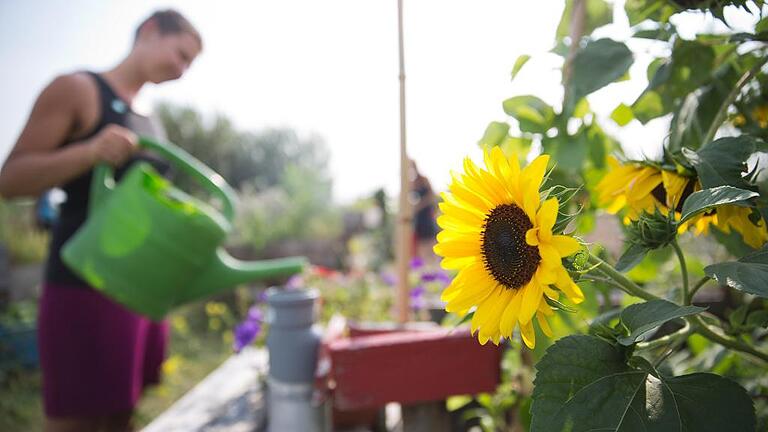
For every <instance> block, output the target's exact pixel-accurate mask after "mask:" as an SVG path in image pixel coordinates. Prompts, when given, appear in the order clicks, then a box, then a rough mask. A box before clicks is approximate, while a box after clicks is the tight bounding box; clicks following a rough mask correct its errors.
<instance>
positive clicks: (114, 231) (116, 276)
mask: <svg viewBox="0 0 768 432" xmlns="http://www.w3.org/2000/svg"><path fill="white" fill-rule="evenodd" d="M139 144H140V145H141V146H142V147H145V148H147V149H151V150H154V151H155V152H157V153H158V154H160V155H162V156H164V157H165V158H166V159H168V160H169V161H171V163H173V164H174V165H176V166H178V167H179V168H180V169H181V170H182V171H184V172H185V173H186V174H189V175H190V176H192V177H193V178H194V179H195V180H196V181H197V182H199V183H200V184H201V185H202V186H203V187H204V188H205V189H206V190H207V191H208V192H210V193H211V194H212V196H214V197H216V198H218V199H219V200H220V201H221V206H222V210H221V212H220V211H218V210H217V209H216V208H214V207H213V206H212V205H209V204H207V203H205V202H203V201H201V200H198V199H197V198H194V197H192V196H190V195H188V194H186V193H184V192H182V191H181V190H179V189H177V188H175V187H174V186H173V185H172V184H171V183H170V182H169V181H168V180H166V179H165V178H163V177H162V176H160V174H158V173H157V171H156V170H155V169H154V168H153V167H152V166H151V165H150V164H148V163H146V162H140V163H137V164H135V165H134V166H132V167H131V168H130V169H129V170H128V172H127V173H126V174H125V176H123V178H122V179H121V180H120V182H119V183H118V184H117V185H115V181H114V173H113V170H112V168H111V167H109V166H107V165H98V166H97V167H96V168H95V169H94V174H93V180H92V182H91V196H90V208H89V215H88V219H87V220H86V222H85V223H84V224H83V226H82V227H81V228H80V229H79V230H78V232H77V233H75V235H74V236H73V237H72V238H71V239H70V240H69V241H68V242H67V243H66V244H65V245H64V247H63V248H62V253H61V254H62V259H63V261H64V262H65V263H66V264H67V265H68V266H69V267H70V268H71V269H72V270H73V271H74V272H75V273H77V274H78V275H79V276H80V277H82V278H83V279H84V280H85V281H87V282H88V283H89V284H90V285H91V286H93V287H94V288H96V289H98V290H100V291H101V292H103V293H104V294H105V295H107V296H109V297H111V298H112V299H114V300H115V301H117V302H119V303H122V304H123V305H125V306H126V307H128V308H129V309H131V310H133V311H135V312H138V313H140V314H142V315H146V316H148V317H150V318H152V319H156V320H157V319H161V318H163V317H164V316H165V315H166V313H168V311H169V310H171V309H172V308H174V307H176V306H179V305H181V304H184V303H187V302H190V301H193V300H198V299H201V298H204V297H207V296H209V295H211V294H214V293H217V292H219V291H223V290H227V289H230V288H233V287H235V286H236V285H237V284H240V283H244V282H248V281H253V280H257V279H264V278H271V277H276V276H288V275H291V274H295V273H298V272H300V271H301V270H302V268H303V267H304V265H305V264H306V259H305V258H303V257H291V258H281V259H274V260H266V261H254V262H243V261H239V260H237V259H235V258H233V257H231V256H230V255H229V254H228V253H227V252H225V251H224V249H223V248H222V247H221V245H222V243H223V242H224V239H225V237H226V235H227V233H228V232H229V231H230V230H231V228H232V220H233V218H234V208H235V202H236V196H235V193H234V191H233V190H232V188H231V187H230V186H229V185H228V184H227V183H226V182H225V181H224V179H223V178H222V177H221V176H220V175H218V174H216V173H215V172H213V171H212V170H211V169H210V168H208V167H207V166H205V165H204V164H203V163H201V162H200V161H198V160H197V159H195V158H193V157H192V156H190V155H189V154H188V153H186V152H185V151H183V150H182V149H180V148H179V147H176V146H175V145H172V144H170V143H162V144H161V143H158V142H155V141H153V140H150V139H148V138H144V137H142V138H140V139H139Z"/></svg>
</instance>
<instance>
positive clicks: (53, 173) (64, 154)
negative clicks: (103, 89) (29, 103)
mask: <svg viewBox="0 0 768 432" xmlns="http://www.w3.org/2000/svg"><path fill="white" fill-rule="evenodd" d="M87 79H88V78H87V77H84V76H81V75H80V76H79V75H77V74H71V75H65V76H61V77H58V78H56V79H55V80H53V82H51V83H50V84H49V85H48V87H46V88H45V90H43V92H42V93H41V94H40V96H39V97H38V99H37V101H36V102H35V105H34V107H33V109H32V113H31V114H30V116H29V119H28V120H27V124H26V125H25V126H24V129H23V130H22V132H21V135H20V136H19V139H18V141H17V142H16V145H15V146H14V148H13V150H12V151H11V153H10V155H9V156H8V159H7V160H6V161H5V164H4V165H3V167H2V170H0V196H4V197H9V198H10V197H20V196H36V195H39V194H40V193H41V192H43V191H44V190H46V189H48V188H51V187H53V186H57V185H61V184H63V183H66V182H67V181H68V180H71V179H73V178H75V177H77V176H78V175H80V174H82V173H83V172H86V171H87V170H89V169H90V168H91V167H93V165H94V164H96V163H97V162H99V161H105V162H109V163H112V164H119V163H121V162H123V161H124V160H125V159H126V158H127V157H128V156H130V154H131V153H132V152H133V150H134V148H135V146H136V136H135V135H134V134H133V133H131V132H130V131H128V130H127V129H125V128H122V127H119V126H110V127H107V128H104V130H102V131H101V132H100V133H99V134H98V135H96V136H94V137H93V138H91V139H88V140H83V141H81V142H76V143H73V144H72V145H69V146H66V147H64V148H58V147H59V146H60V145H61V144H62V143H63V142H65V141H66V140H67V139H70V137H72V136H74V135H75V134H76V133H77V132H78V129H83V127H82V124H83V122H84V120H85V117H86V111H87V108H88V105H87V104H88V103H91V104H92V103H93V102H92V101H90V100H89V99H88V95H92V93H93V89H92V88H91V87H89V86H90V85H92V84H91V83H89V82H87V81H86V80H87Z"/></svg>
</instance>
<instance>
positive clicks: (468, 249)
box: [432, 240, 480, 257]
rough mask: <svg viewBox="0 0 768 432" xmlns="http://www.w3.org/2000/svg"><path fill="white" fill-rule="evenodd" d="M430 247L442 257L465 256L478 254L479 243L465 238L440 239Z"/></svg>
mask: <svg viewBox="0 0 768 432" xmlns="http://www.w3.org/2000/svg"><path fill="white" fill-rule="evenodd" d="M432 249H433V250H434V251H435V253H436V254H437V255H439V256H442V257H448V256H450V257H466V256H472V255H479V254H480V244H479V243H478V242H472V241H466V240H447V241H442V242H440V243H438V244H436V245H435V247H433V248H432Z"/></svg>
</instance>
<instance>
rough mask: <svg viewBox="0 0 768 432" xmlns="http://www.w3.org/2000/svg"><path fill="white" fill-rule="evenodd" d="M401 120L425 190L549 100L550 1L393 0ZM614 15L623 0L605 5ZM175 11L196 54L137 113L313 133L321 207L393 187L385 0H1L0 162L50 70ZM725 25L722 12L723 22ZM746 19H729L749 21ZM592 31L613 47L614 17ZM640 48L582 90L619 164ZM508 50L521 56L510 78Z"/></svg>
mask: <svg viewBox="0 0 768 432" xmlns="http://www.w3.org/2000/svg"><path fill="white" fill-rule="evenodd" d="M404 3H405V6H404V16H405V19H404V33H405V68H406V115H407V143H408V149H409V154H410V156H411V157H413V158H414V159H415V160H416V161H417V163H418V165H419V168H420V170H421V171H422V172H423V173H424V174H425V175H427V177H429V178H430V180H431V182H432V184H433V186H434V187H435V188H436V189H439V190H441V189H445V188H446V186H447V184H448V182H449V181H450V170H451V169H459V168H460V167H461V160H462V158H463V157H464V156H466V155H470V156H471V157H473V158H476V159H478V158H479V157H480V154H481V153H480V150H479V149H478V147H477V141H478V140H479V139H480V138H481V136H482V134H483V132H484V130H485V127H486V126H487V125H488V123H489V122H490V121H493V120H497V121H503V120H505V119H507V117H506V115H505V114H504V112H503V111H502V108H501V103H502V101H503V100H504V99H506V98H508V97H511V96H516V95H522V94H534V95H537V96H539V97H541V98H542V99H544V100H545V101H547V102H549V103H551V104H554V105H556V106H557V104H558V102H559V100H560V99H561V97H562V96H561V94H562V89H561V87H560V85H559V82H560V71H559V69H558V68H559V64H560V63H559V57H557V56H555V55H554V54H551V53H548V51H549V50H550V49H551V48H552V46H553V44H554V32H555V28H556V26H557V23H558V21H559V19H560V15H561V13H562V8H563V4H564V3H563V2H562V1H561V0H481V1H478V0H416V1H414V0H405V2H404ZM617 6H618V7H620V6H621V2H619V3H618V5H617ZM167 7H172V8H175V9H177V10H179V11H180V12H182V13H183V14H184V15H185V16H187V18H189V20H190V21H191V22H192V23H193V24H194V25H195V26H196V27H197V28H198V29H199V31H200V33H201V34H202V36H203V39H204V45H205V48H204V51H203V53H202V54H201V56H200V57H199V58H198V59H197V60H196V61H195V63H194V64H193V65H192V68H191V69H190V70H189V72H188V73H187V74H186V75H185V76H184V78H182V79H181V80H179V81H175V82H170V83H164V84H161V85H157V86H154V85H150V86H147V87H146V88H145V89H143V90H142V93H141V94H140V96H139V99H138V100H137V101H136V105H137V106H138V107H139V108H143V109H147V108H148V107H151V106H153V105H154V104H155V103H157V102H159V101H166V102H171V103H175V104H180V105H188V106H192V107H194V108H196V109H198V110H200V111H201V112H203V113H204V114H206V115H207V116H209V118H210V117H212V116H213V115H215V114H223V115H226V116H228V117H229V118H231V119H232V120H233V121H234V123H235V125H236V126H237V127H238V128H239V129H242V130H251V131H255V132H258V131H259V130H263V129H265V128H274V127H290V128H294V129H296V130H297V131H298V132H299V133H300V134H307V135H310V134H311V135H319V136H320V137H322V138H323V139H324V141H325V142H326V144H327V146H328V148H329V150H330V171H331V174H332V176H333V179H334V198H335V200H337V201H338V202H342V203H344V202H351V201H353V200H354V199H356V198H359V197H364V196H367V195H369V194H370V193H372V192H373V191H374V190H375V189H377V188H379V187H382V186H384V187H385V188H386V190H387V192H388V193H390V194H393V195H395V194H396V193H397V191H398V190H399V140H400V123H399V81H398V40H397V1H396V0H387V1H384V0H366V1H361V0H324V1H317V0H258V1H255V0H254V1H234V0H233V1H228V2H211V1H197V0H186V1H180V0H179V1H167V2H154V1H148V0H132V1H121V2H113V1H110V2H105V1H101V0H71V1H63V0H41V1H35V2H19V1H0V41H1V42H0V62H2V63H0V64H1V65H2V67H1V68H0V94H2V95H3V98H2V103H0V161H2V160H4V159H5V157H6V155H7V153H8V152H9V151H10V149H11V147H12V146H13V144H14V143H15V140H16V139H17V137H18V134H19V132H20V131H21V128H22V127H23V125H24V122H25V121H26V118H27V116H28V115H29V111H30V109H31V107H32V104H33V103H34V100H35V98H36V97H37V95H38V94H39V92H40V91H41V90H42V89H43V88H44V86H45V85H46V84H47V83H48V82H50V81H51V80H52V79H53V78H54V77H55V76H56V75H58V74H62V73H68V72H72V71H77V70H83V69H88V70H95V71H104V70H107V69H109V68H111V67H112V66H114V65H115V64H116V63H117V62H119V61H120V60H121V59H122V58H123V57H124V56H125V55H126V54H127V53H128V51H129V48H130V45H131V42H132V38H133V32H134V30H135V28H136V26H137V25H138V24H139V23H140V22H141V21H142V20H143V19H144V18H146V17H147V16H149V15H150V14H151V13H152V12H153V11H154V10H156V9H162V8H167ZM727 16H728V15H727ZM678 19H679V20H680V21H681V23H680V24H681V25H680V27H681V30H682V31H683V32H685V31H689V32H690V36H692V35H693V34H694V33H695V31H694V30H695V29H697V28H707V27H712V26H713V25H715V24H713V23H711V21H710V20H707V19H706V18H705V17H703V16H701V15H695V16H689V17H682V18H678ZM751 20H753V19H752V18H751V17H744V16H741V15H740V16H736V18H735V26H736V27H737V28H738V27H739V26H742V27H748V25H749V23H750V22H752V21H751ZM598 32H599V33H598V34H599V35H601V36H607V37H612V38H614V39H616V40H620V41H626V40H627V39H628V38H629V35H630V31H629V28H628V25H627V23H626V18H625V17H624V16H623V13H621V10H620V9H619V10H617V13H616V14H615V24H613V25H610V26H607V27H605V28H603V29H600V30H598ZM630 48H633V50H635V49H636V50H637V52H638V55H637V58H636V62H635V64H634V65H633V67H632V69H630V75H631V76H632V77H633V79H632V80H630V81H626V82H622V83H617V84H612V85H610V86H608V87H606V88H605V89H603V90H600V91H598V92H597V93H595V94H594V95H592V96H590V104H591V106H592V108H593V109H594V110H595V111H596V112H597V113H598V115H599V117H600V118H601V119H603V122H602V124H603V125H604V126H605V127H606V129H607V130H608V131H609V132H611V133H613V134H614V135H616V136H618V137H619V139H620V141H622V143H623V144H624V145H625V148H626V151H627V152H628V153H629V154H630V155H634V156H639V155H642V154H648V155H653V154H655V153H656V152H658V149H659V148H660V143H661V141H662V139H663V134H664V129H665V127H666V123H665V122H666V121H665V120H659V121H654V122H651V123H650V124H649V125H646V126H641V125H640V124H639V123H637V122H636V121H634V122H633V123H632V124H630V125H629V126H628V127H626V128H623V129H618V128H616V127H612V125H611V121H610V120H607V117H608V115H609V114H610V112H611V111H612V109H613V108H614V107H615V106H616V105H618V104H619V103H621V102H624V103H627V104H630V103H631V102H632V101H634V99H635V98H636V97H637V96H638V95H639V94H640V92H641V91H642V89H643V88H644V87H645V85H646V84H647V81H646V80H645V78H644V77H645V68H646V66H647V64H648V62H649V61H650V60H651V58H652V55H654V54H663V52H661V53H660V52H657V51H658V50H657V49H655V48H654V47H652V46H646V45H642V46H641V45H634V46H633V45H630ZM521 54H528V55H531V56H532V57H533V58H532V59H531V61H529V63H528V64H527V65H526V66H525V67H524V68H523V70H522V72H521V73H520V74H519V75H518V77H517V78H515V80H514V81H512V80H511V79H510V71H511V69H512V66H513V65H514V62H515V60H516V59H517V57H518V56H519V55H521Z"/></svg>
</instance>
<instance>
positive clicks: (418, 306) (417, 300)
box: [411, 285, 426, 311]
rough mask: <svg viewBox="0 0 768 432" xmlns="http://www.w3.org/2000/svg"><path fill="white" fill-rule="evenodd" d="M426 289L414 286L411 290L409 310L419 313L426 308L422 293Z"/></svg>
mask: <svg viewBox="0 0 768 432" xmlns="http://www.w3.org/2000/svg"><path fill="white" fill-rule="evenodd" d="M425 292H426V289H424V287H423V286H422V285H416V286H415V287H413V288H411V309H413V310H415V311H420V310H422V309H424V307H425V306H426V304H425V301H424V293H425Z"/></svg>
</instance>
